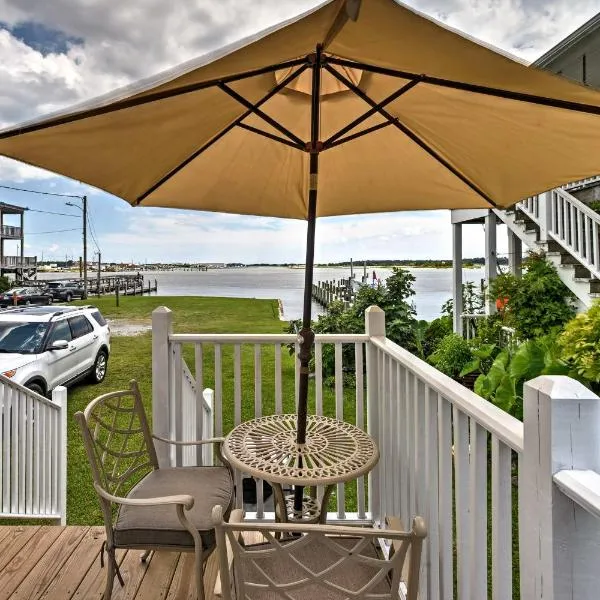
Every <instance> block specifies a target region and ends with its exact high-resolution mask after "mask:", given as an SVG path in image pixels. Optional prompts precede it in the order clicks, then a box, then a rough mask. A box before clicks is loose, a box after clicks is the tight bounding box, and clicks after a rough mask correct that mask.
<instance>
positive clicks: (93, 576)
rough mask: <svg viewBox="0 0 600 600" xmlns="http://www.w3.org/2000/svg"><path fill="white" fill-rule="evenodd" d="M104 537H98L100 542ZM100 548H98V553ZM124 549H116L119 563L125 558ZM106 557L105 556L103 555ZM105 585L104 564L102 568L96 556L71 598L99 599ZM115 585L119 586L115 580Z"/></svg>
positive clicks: (77, 599)
mask: <svg viewBox="0 0 600 600" xmlns="http://www.w3.org/2000/svg"><path fill="white" fill-rule="evenodd" d="M103 539H104V538H103V537H101V538H100V542H101V541H102V540H103ZM99 552H100V548H98V553H99ZM126 553H127V551H126V550H117V563H119V565H120V564H121V563H122V562H123V559H124V558H125V554H126ZM105 559H106V556H105ZM105 585H106V564H105V566H104V568H102V567H101V566H100V558H99V557H98V558H96V560H95V561H94V562H92V564H91V566H90V568H89V569H88V570H87V573H86V574H85V577H84V578H83V579H82V580H81V583H80V584H79V587H78V588H77V589H76V590H75V593H74V594H73V597H72V599H71V600H99V599H101V598H102V596H103V594H104V587H105ZM116 587H120V586H119V582H118V581H117V582H116Z"/></svg>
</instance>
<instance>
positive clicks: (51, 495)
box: [0, 376, 67, 525]
mask: <svg viewBox="0 0 600 600" xmlns="http://www.w3.org/2000/svg"><path fill="white" fill-rule="evenodd" d="M66 415H67V390H66V388H63V387H58V388H56V389H55V390H54V391H53V393H52V400H48V399H47V398H44V397H43V396H40V395H39V394H36V393H35V392H32V391H31V390H28V389H27V388H24V387H23V386H20V385H18V384H15V383H13V382H12V381H10V380H9V379H7V378H6V377H4V376H0V518H18V519H29V518H41V519H53V520H56V521H59V522H60V524H61V525H65V524H66V508H67V505H66V498H67V420H66V419H67V416H66Z"/></svg>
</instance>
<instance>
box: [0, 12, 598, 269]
mask: <svg viewBox="0 0 600 600" xmlns="http://www.w3.org/2000/svg"><path fill="white" fill-rule="evenodd" d="M365 1H368V0H365ZM316 4H317V1H316V0H252V1H250V0H195V1H193V2H192V1H190V2H175V3H169V2H163V1H162V0H129V1H128V2H120V3H117V2H114V0H95V1H94V2H89V0H52V2H47V1H44V0H0V15H2V16H1V19H2V21H4V22H5V23H7V24H8V25H9V26H14V25H16V24H18V23H22V22H27V21H31V22H36V23H41V24H43V25H45V26H46V27H48V28H51V29H55V30H58V31H61V32H63V33H65V34H66V35H68V36H72V37H73V38H80V39H81V40H83V43H82V44H73V45H71V46H70V47H69V48H68V49H67V51H66V52H65V53H46V54H43V53H41V52H39V51H38V50H35V49H33V48H32V47H30V46H29V45H27V44H25V43H24V42H22V41H20V40H18V39H17V38H16V37H15V36H14V35H12V34H11V33H10V32H9V31H7V30H3V29H0V58H1V60H0V90H2V92H1V93H0V126H2V125H8V124H14V123H16V122H19V121H22V120H25V119H30V118H33V117H35V116H37V115H39V114H42V113H45V112H48V111H52V110H56V109H59V108H63V107H65V106H68V105H71V104H73V103H77V102H80V101H82V100H85V99H88V98H90V97H93V96H96V95H98V94H101V93H105V92H108V91H110V90H112V89H114V88H116V87H118V86H121V85H124V84H127V83H129V82H131V81H134V80H136V79H139V78H141V77H145V76H148V75H151V74H154V73H156V72H158V71H160V70H163V69H166V68H168V67H172V66H174V65H176V64H178V63H180V62H182V61H185V60H188V59H190V58H194V57H196V56H198V55H201V54H203V53H204V52H206V51H209V50H212V49H215V48H217V47H219V46H221V45H223V44H225V43H229V42H231V41H234V40H236V39H239V38H241V37H243V36H245V35H248V34H251V33H253V32H256V31H258V30H260V29H263V28H264V27H267V26H270V25H272V24H274V23H276V22H278V21H280V20H282V19H285V18H289V17H291V16H292V15H293V14H296V13H299V12H301V11H303V10H306V9H307V8H309V7H311V6H314V5H316ZM410 4H411V5H413V6H414V7H415V8H417V9H419V10H422V11H424V12H425V13H427V14H429V15H431V16H433V17H435V18H439V19H442V20H443V21H445V22H446V23H448V24H449V25H451V26H453V27H456V28H458V29H461V30H463V31H465V32H467V33H469V34H471V35H474V36H475V37H478V38H479V39H482V40H484V41H486V42H488V43H491V44H494V45H496V46H498V47H499V48H502V49H503V50H505V51H508V52H511V53H513V54H516V55H518V56H520V57H522V58H525V59H528V60H531V59H534V58H536V57H537V56H539V55H540V54H542V53H543V52H544V51H546V50H547V49H548V48H549V47H550V46H552V45H553V44H555V43H556V42H558V41H559V40H560V39H562V38H563V37H565V36H566V35H567V34H568V33H570V32H571V31H573V30H574V29H575V28H576V27H578V26H579V25H581V24H582V23H583V22H584V21H585V20H586V19H588V18H590V17H591V16H592V15H593V14H594V13H595V12H596V11H597V10H598V0H412V1H411V2H410ZM0 181H3V182H16V183H20V184H27V182H29V183H30V185H32V186H33V185H35V186H36V187H39V185H41V184H42V183H43V185H46V186H51V188H52V190H53V191H55V190H56V191H61V192H67V193H74V194H78V195H79V194H88V195H89V196H90V197H91V198H93V199H94V203H93V210H92V214H93V215H94V219H95V220H96V219H97V222H98V237H99V243H100V245H101V247H102V248H103V250H104V252H105V253H106V255H107V258H109V256H108V255H109V254H110V255H111V256H110V258H111V259H113V260H116V259H120V258H123V257H128V258H129V257H131V256H132V255H133V256H136V257H137V258H139V259H143V258H145V257H147V258H149V259H150V257H153V259H154V260H166V259H169V258H170V259H171V260H184V259H190V260H215V261H239V260H243V261H246V262H254V261H256V262H271V261H273V262H275V261H277V262H279V261H294V262H304V244H305V225H304V224H303V223H301V222H293V221H277V220H272V219H264V218H263V219H261V218H255V219H251V218H241V217H237V216H234V215H217V214H214V215H211V214H205V213H184V214H182V213H181V212H169V211H160V210H152V209H137V210H135V211H133V210H132V209H130V208H129V207H128V206H127V205H125V204H124V203H116V202H114V201H113V200H112V199H110V198H107V196H106V195H103V194H101V193H100V192H98V191H97V190H94V189H93V188H90V187H89V186H85V185H83V184H77V183H76V182H70V181H66V180H64V179H57V178H55V177H54V176H53V175H52V174H50V173H48V172H45V171H42V170H40V169H35V168H33V167H29V166H27V165H23V164H20V163H17V162H15V161H10V160H8V159H1V158H0ZM23 187H26V185H23ZM96 198H98V200H97V201H96ZM23 203H25V204H26V203H28V201H27V202H23ZM103 203H106V204H103ZM104 206H106V207H110V208H106V209H105V208H103V207H104ZM105 210H110V212H111V215H110V216H107V215H105V214H104V213H103V211H105ZM57 228H58V226H57ZM450 236H451V232H450V226H449V215H448V213H447V212H439V213H434V214H428V215H424V214H423V213H414V214H400V215H371V216H364V217H357V218H356V219H348V218H345V219H322V220H321V221H319V223H318V227H317V260H320V261H326V260H342V259H347V258H349V257H350V255H351V254H353V255H355V256H356V257H359V256H361V257H382V258H383V257H398V258H407V257H423V258H424V257H449V256H450V255H451V240H450ZM503 239H504V238H503V236H502V235H500V234H499V244H500V247H501V250H500V251H501V252H504V251H505V244H504V243H503ZM35 241H36V242H37V240H35ZM44 243H46V242H41V241H40V242H39V246H36V247H35V250H36V251H37V252H38V253H41V250H42V249H43V250H44V252H45V253H55V254H57V255H59V254H60V253H63V252H64V250H65V247H66V248H67V249H69V246H68V245H66V244H67V242H65V241H64V240H61V245H60V246H59V245H58V244H56V243H52V242H50V241H48V242H47V243H48V246H47V247H44V246H43V244H44ZM69 243H70V242H69ZM74 243H75V242H73V244H74ZM464 254H465V256H474V255H478V256H481V255H482V254H483V234H482V230H481V229H480V228H479V227H478V226H469V227H468V228H467V229H466V231H465V235H464Z"/></svg>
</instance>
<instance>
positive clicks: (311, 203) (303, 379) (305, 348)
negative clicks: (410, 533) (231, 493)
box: [294, 46, 322, 511]
mask: <svg viewBox="0 0 600 600" xmlns="http://www.w3.org/2000/svg"><path fill="white" fill-rule="evenodd" d="M321 55H322V48H321V46H317V49H316V52H315V54H314V55H313V57H311V63H312V64H311V68H312V94H311V123H310V147H309V148H308V150H309V152H310V175H309V186H308V223H307V229H306V260H305V265H304V266H305V269H304V307H303V311H302V330H301V331H300V337H301V342H300V352H299V354H298V357H299V359H300V381H299V386H298V387H299V389H298V418H297V424H298V431H297V434H296V442H297V443H298V445H301V444H304V443H306V421H307V417H308V376H309V363H310V359H311V357H312V349H313V343H314V340H315V334H314V331H313V330H312V328H311V317H312V286H313V270H314V264H315V222H316V218H317V176H318V172H319V152H320V150H321V143H320V142H319V116H320V115H319V109H320V99H321ZM301 460H302V459H300V461H301ZM298 467H299V468H302V464H299V465H298ZM302 493H303V488H302V487H301V486H296V488H295V490H294V510H296V511H301V510H302Z"/></svg>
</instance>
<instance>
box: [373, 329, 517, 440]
mask: <svg viewBox="0 0 600 600" xmlns="http://www.w3.org/2000/svg"><path fill="white" fill-rule="evenodd" d="M371 343H372V344H374V345H375V346H376V347H377V348H380V349H381V350H383V351H384V352H385V353H387V354H388V355H389V356H391V357H392V358H394V359H396V360H397V361H398V362H400V363H402V364H403V365H405V366H406V367H408V368H409V369H410V370H411V371H412V372H413V373H414V374H415V375H417V376H419V377H421V378H422V379H424V380H425V381H427V385H429V386H430V387H431V388H433V389H435V390H436V391H437V392H438V393H440V394H441V395H442V396H444V397H445V398H447V399H448V400H449V401H450V402H451V403H452V404H453V405H455V406H456V407H457V408H458V409H459V410H460V411H461V412H463V413H464V414H466V415H467V416H469V417H470V418H472V419H474V420H475V421H476V422H477V423H478V424H479V425H481V426H482V427H483V428H485V429H487V431H489V432H491V433H492V434H494V435H495V436H496V437H497V438H498V439H499V440H500V441H502V442H503V443H504V444H506V445H507V446H509V447H510V448H512V449H513V450H514V451H515V452H523V423H522V422H521V421H519V420H518V419H516V418H515V417H513V416H512V415H509V414H508V413H507V412H505V411H503V410H502V409H500V408H498V407H497V406H495V405H494V404H492V403H491V402H488V401H487V400H484V399H483V398H482V397H481V396H478V395H477V394H476V393H475V392H472V391H471V390H469V389H467V388H465V387H464V386H463V385H461V384H460V383H457V382H456V381H454V380H453V379H451V378H450V377H448V376H447V375H444V373H442V372H440V371H438V370H437V369H436V368H434V367H432V366H431V365H430V364H428V363H426V362H425V361H424V360H421V359H420V358H418V357H416V356H415V355H414V354H411V353H410V352H409V351H408V350H405V349H404V348H402V347H401V346H399V345H398V344H396V343H394V342H392V341H391V340H389V339H388V338H376V337H373V338H371Z"/></svg>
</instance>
